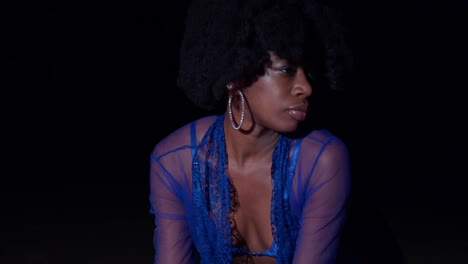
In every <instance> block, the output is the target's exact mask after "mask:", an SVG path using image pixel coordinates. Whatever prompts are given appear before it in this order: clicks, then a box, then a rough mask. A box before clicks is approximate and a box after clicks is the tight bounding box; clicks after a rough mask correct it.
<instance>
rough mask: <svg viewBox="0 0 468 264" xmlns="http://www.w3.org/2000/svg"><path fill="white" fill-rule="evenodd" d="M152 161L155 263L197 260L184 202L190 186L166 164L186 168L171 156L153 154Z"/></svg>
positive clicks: (151, 182)
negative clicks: (194, 255)
mask: <svg viewBox="0 0 468 264" xmlns="http://www.w3.org/2000/svg"><path fill="white" fill-rule="evenodd" d="M174 162H175V163H174ZM150 163H151V170H150V203H151V213H152V214H154V223H155V229H154V236H153V245H154V249H155V255H154V264H166V263H178V264H179V263H180V264H185V263H194V257H193V252H192V251H193V250H192V238H191V235H190V231H189V227H188V224H187V221H186V214H185V207H184V202H183V201H184V196H186V195H187V194H186V193H185V189H186V186H184V184H183V182H181V181H180V179H176V178H174V176H173V173H171V172H170V171H169V170H168V169H166V167H169V166H170V167H172V168H177V169H173V171H177V172H178V173H179V174H181V171H182V169H180V167H177V165H178V163H177V161H176V159H175V158H172V157H170V156H164V157H156V156H154V154H153V155H152V156H151V162H150ZM163 164H166V167H165V166H164V165H163ZM179 178H180V177H179Z"/></svg>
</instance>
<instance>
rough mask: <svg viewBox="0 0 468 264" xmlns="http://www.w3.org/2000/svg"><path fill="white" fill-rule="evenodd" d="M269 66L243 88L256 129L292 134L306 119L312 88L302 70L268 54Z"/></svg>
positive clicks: (272, 54)
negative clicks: (262, 73) (250, 83)
mask: <svg viewBox="0 0 468 264" xmlns="http://www.w3.org/2000/svg"><path fill="white" fill-rule="evenodd" d="M270 59H271V62H272V64H271V66H270V67H268V68H267V69H266V71H265V74H264V75H263V76H261V77H259V78H258V79H257V80H256V81H255V82H254V83H253V84H252V85H250V86H249V87H246V88H244V89H243V92H244V95H245V97H246V99H247V101H248V103H249V107H250V110H251V113H252V116H253V119H254V121H255V126H256V127H257V128H260V129H261V128H266V129H272V130H275V131H278V132H281V133H288V132H294V131H295V130H296V129H297V127H298V125H299V123H300V122H301V121H304V119H305V118H306V113H307V107H308V101H307V98H308V97H309V96H310V95H311V93H312V87H311V85H310V83H309V81H308V80H307V77H306V73H305V72H304V69H303V68H302V67H296V66H294V65H290V64H289V63H288V61H287V60H284V59H281V58H279V57H277V56H276V55H275V54H274V53H270Z"/></svg>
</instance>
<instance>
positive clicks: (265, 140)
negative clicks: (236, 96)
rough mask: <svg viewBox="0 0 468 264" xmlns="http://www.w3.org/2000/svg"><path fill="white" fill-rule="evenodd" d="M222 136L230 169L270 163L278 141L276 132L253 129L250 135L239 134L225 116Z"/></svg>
mask: <svg viewBox="0 0 468 264" xmlns="http://www.w3.org/2000/svg"><path fill="white" fill-rule="evenodd" d="M224 134H225V140H226V151H227V154H228V159H229V166H230V167H232V166H235V167H238V168H243V167H245V166H249V165H250V164H258V163H259V162H267V163H266V164H270V163H271V159H272V154H273V151H274V149H275V147H276V143H277V142H278V139H279V133H278V132H275V131H273V130H267V129H264V130H258V129H254V131H252V133H248V134H245V133H241V132H239V131H237V130H235V129H234V128H233V127H232V126H231V122H230V120H229V117H228V116H227V115H226V117H225V118H224ZM264 164H265V163H264Z"/></svg>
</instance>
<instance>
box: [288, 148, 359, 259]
mask: <svg viewBox="0 0 468 264" xmlns="http://www.w3.org/2000/svg"><path fill="white" fill-rule="evenodd" d="M311 173H312V174H311V175H310V177H311V178H310V179H309V180H308V181H306V186H304V190H305V201H304V206H303V209H302V217H301V228H300V231H299V236H298V240H297V245H296V251H295V254H294V262H293V263H294V264H328V263H335V259H336V253H337V248H338V243H339V238H340V232H341V228H342V225H343V222H344V219H345V215H346V202H347V199H348V196H349V191H350V168H349V157H348V151H347V148H346V146H345V145H344V144H343V143H342V142H341V141H339V140H338V139H334V140H332V141H331V142H329V143H328V144H327V145H325V147H324V149H323V151H322V152H321V154H319V157H318V159H317V160H316V163H315V164H314V166H313V168H312V172H311Z"/></svg>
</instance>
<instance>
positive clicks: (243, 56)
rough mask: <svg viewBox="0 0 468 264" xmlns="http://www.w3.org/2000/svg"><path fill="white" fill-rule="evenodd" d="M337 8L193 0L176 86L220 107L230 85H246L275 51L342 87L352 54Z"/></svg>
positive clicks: (265, 0) (271, 0) (284, 0)
mask: <svg viewBox="0 0 468 264" xmlns="http://www.w3.org/2000/svg"><path fill="white" fill-rule="evenodd" d="M337 11H338V9H336V8H334V7H332V6H329V5H327V4H325V3H323V2H320V1H313V0H302V1H300V0H281V1H277V0H237V1H235V0H226V1H221V0H192V2H191V3H190V5H189V7H188V10H187V14H186V21H185V32H184V35H183V38H182V43H181V46H180V53H179V56H180V57H179V72H178V77H177V85H178V86H179V87H180V88H182V89H183V91H184V92H185V94H186V95H187V97H188V98H189V99H190V100H191V101H192V102H193V103H194V104H195V105H197V106H198V107H200V108H202V109H206V110H214V109H218V108H219V109H222V107H224V106H225V100H226V97H227V96H226V95H227V89H226V84H227V83H228V82H230V81H237V82H241V83H242V84H243V85H244V86H248V85H249V84H251V83H252V82H253V81H255V79H256V78H257V77H258V76H261V75H262V74H264V71H265V67H266V66H268V65H269V63H270V56H269V52H274V53H275V54H276V55H277V56H279V57H280V58H283V59H286V60H288V62H289V63H291V64H294V65H297V66H299V65H301V66H303V67H305V68H306V69H307V70H308V71H310V72H311V73H312V74H313V75H314V76H316V78H320V77H321V76H322V77H323V78H324V79H326V81H325V82H324V83H326V85H327V86H328V87H329V88H331V89H335V90H342V89H343V88H344V87H343V86H344V85H343V80H344V79H346V78H347V74H348V72H349V70H350V65H351V53H350V52H349V50H350V45H349V39H347V38H346V37H347V35H346V34H345V33H346V32H347V31H346V30H344V29H345V28H344V27H343V24H342V23H341V22H342V20H341V17H340V16H339V14H340V13H339V12H337Z"/></svg>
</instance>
